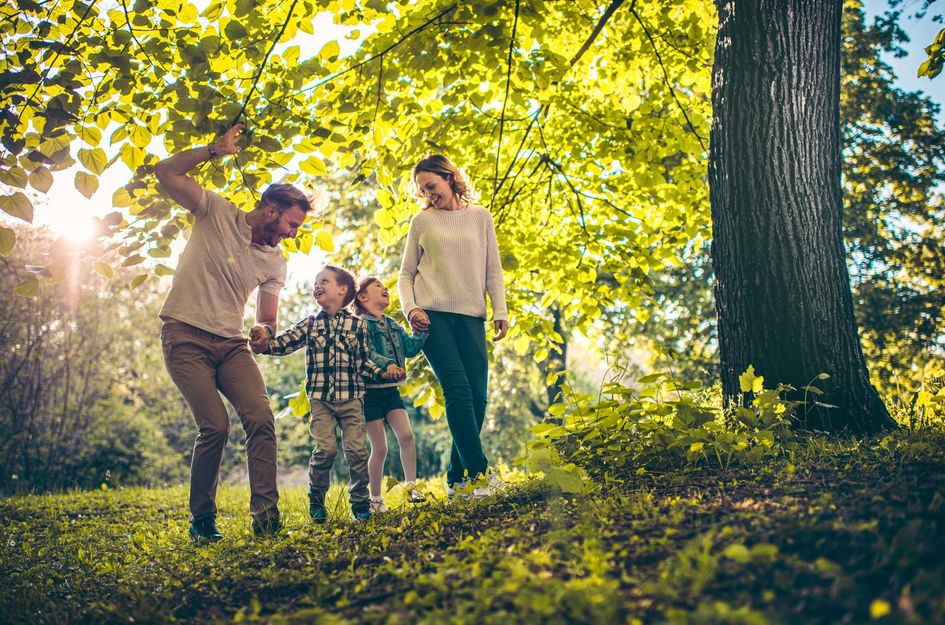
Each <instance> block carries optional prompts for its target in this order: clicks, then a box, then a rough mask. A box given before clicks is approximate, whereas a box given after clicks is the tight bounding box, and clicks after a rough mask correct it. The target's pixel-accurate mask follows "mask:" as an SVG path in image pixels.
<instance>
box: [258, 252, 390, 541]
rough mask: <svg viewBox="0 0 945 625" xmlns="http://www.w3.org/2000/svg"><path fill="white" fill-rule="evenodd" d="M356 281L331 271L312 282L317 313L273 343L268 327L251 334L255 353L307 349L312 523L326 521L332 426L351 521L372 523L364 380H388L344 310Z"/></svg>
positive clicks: (360, 324)
mask: <svg viewBox="0 0 945 625" xmlns="http://www.w3.org/2000/svg"><path fill="white" fill-rule="evenodd" d="M354 293H355V289H354V278H353V277H352V276H351V274H350V273H348V272H347V271H345V270H344V269H341V268H340V267H334V266H331V265H328V266H326V267H325V268H324V269H322V270H321V271H320V272H318V275H317V276H315V287H314V290H313V292H312V295H314V296H315V301H316V302H317V303H318V305H319V307H320V308H321V310H320V311H319V312H318V313H317V314H316V315H313V316H309V317H307V318H306V319H303V320H302V321H300V322H299V323H297V324H296V325H295V326H294V327H293V328H291V329H289V330H287V331H286V332H283V333H282V334H280V335H279V336H276V337H273V336H272V335H271V331H270V330H269V328H267V327H266V326H256V327H255V328H253V329H252V331H251V332H250V341H251V345H252V347H253V351H254V352H256V353H262V354H269V355H271V356H284V355H287V354H291V353H292V352H294V351H296V350H297V349H299V348H300V347H302V346H303V345H304V346H305V363H306V367H305V368H306V382H305V389H306V392H307V394H308V398H309V402H310V403H311V406H312V422H311V424H310V426H309V429H310V431H311V433H312V437H313V438H314V439H315V447H314V448H313V449H312V459H311V462H310V463H309V473H308V479H309V514H311V516H312V520H313V521H315V522H316V523H323V522H324V521H325V520H326V519H327V518H328V510H327V509H326V508H325V493H327V492H328V483H329V476H330V473H331V466H332V463H333V462H334V460H335V455H336V454H337V453H338V448H337V444H336V442H335V424H336V423H337V424H338V425H339V426H341V441H342V446H343V448H344V453H345V459H346V460H347V462H348V472H349V474H350V482H351V483H350V485H349V486H348V493H349V496H350V498H351V511H352V512H353V513H354V517H355V519H357V520H359V521H366V520H367V519H369V518H370V516H371V512H370V503H369V499H368V465H367V461H368V453H367V446H366V444H365V425H364V400H363V397H364V392H365V387H364V379H363V377H364V376H367V377H368V378H371V379H378V378H387V377H389V376H390V374H388V373H385V372H382V371H381V369H380V368H379V367H378V366H377V365H376V364H374V363H373V362H371V360H370V359H369V358H368V355H369V353H370V352H369V351H368V345H367V325H366V323H365V322H364V321H363V320H361V319H359V318H357V317H355V316H354V315H352V314H351V313H350V312H348V311H347V310H345V307H346V306H347V305H348V304H350V303H351V300H353V299H354Z"/></svg>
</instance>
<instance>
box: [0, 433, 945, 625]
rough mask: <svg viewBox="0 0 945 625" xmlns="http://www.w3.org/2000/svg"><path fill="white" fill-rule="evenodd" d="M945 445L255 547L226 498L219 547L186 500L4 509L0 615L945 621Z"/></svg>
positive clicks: (469, 511) (243, 502)
mask: <svg viewBox="0 0 945 625" xmlns="http://www.w3.org/2000/svg"><path fill="white" fill-rule="evenodd" d="M943 465H945V437H943V436H942V435H941V434H939V433H931V432H927V433H922V434H906V433H902V434H897V435H894V436H892V437H887V438H885V439H870V440H866V441H843V442H837V441H834V442H825V441H822V440H813V441H809V442H807V443H806V444H805V446H804V447H803V449H802V450H801V451H800V452H799V453H797V454H796V455H795V457H794V459H793V461H792V462H788V461H786V460H781V461H768V462H767V463H765V464H761V465H758V466H754V467H751V468H739V469H728V470H718V469H712V470H709V469H705V468H698V467H690V468H680V469H677V470H673V471H668V472H666V473H662V474H659V475H656V474H646V473H644V474H643V475H637V474H636V472H635V471H628V472H627V473H626V474H621V473H611V474H607V475H601V476H599V478H598V479H599V482H598V483H597V484H596V486H595V488H594V489H593V490H592V492H591V494H589V495H586V496H581V497H574V498H568V497H561V496H558V495H556V494H555V493H554V492H552V491H550V490H549V489H547V488H545V487H544V486H542V484H541V483H540V482H537V481H530V482H525V483H521V484H519V485H518V486H517V487H516V488H515V490H514V491H513V493H512V494H511V495H509V496H507V497H503V498H499V499H494V500H486V501H482V502H478V503H475V502H468V503H467V502H463V503H452V504H448V503H446V502H445V501H444V500H443V499H440V498H439V497H441V496H442V487H441V486H439V485H438V484H427V485H426V488H428V489H430V490H431V491H436V495H437V497H436V498H433V499H431V501H429V502H428V503H424V504H421V505H417V506H407V505H401V502H400V501H399V498H400V496H401V495H400V494H399V493H398V492H397V491H396V490H394V491H392V492H391V493H390V494H389V496H388V504H389V505H390V504H393V506H392V510H391V512H390V513H388V514H386V515H384V516H382V517H379V518H375V519H372V521H370V522H369V523H368V524H366V525H357V524H355V523H354V522H353V521H350V520H349V518H350V517H349V512H348V511H347V509H346V507H345V503H344V500H345V498H346V497H345V496H344V495H346V493H344V492H343V491H342V490H341V489H340V488H338V487H333V489H332V491H331V493H330V496H329V505H330V507H331V509H332V514H333V517H332V519H331V520H330V522H329V523H328V524H326V525H325V526H314V525H312V524H310V523H309V522H308V519H307V498H306V495H305V492H304V491H301V490H287V491H284V492H283V498H282V501H281V504H280V507H281V508H282V510H283V514H284V519H285V523H286V530H287V531H286V532H285V533H283V534H282V535H280V536H278V537H274V538H265V539H257V538H254V537H253V536H252V535H251V532H250V529H249V521H248V514H247V512H246V508H247V501H248V493H247V491H246V490H245V489H244V488H221V491H220V493H219V507H220V510H221V516H220V519H219V526H220V529H221V531H222V532H223V533H224V535H225V536H226V539H225V540H224V541H222V542H220V543H217V544H214V545H210V546H204V547H199V548H198V547H194V546H193V545H192V544H191V543H190V541H189V540H188V538H187V534H186V509H187V506H186V500H187V493H186V489H185V488H182V487H176V488H162V489H121V490H106V491H96V492H81V493H67V494H59V495H46V496H24V497H15V498H9V499H4V500H0V518H2V519H3V522H2V523H3V534H2V538H3V543H2V547H0V585H2V587H3V588H4V592H3V594H2V598H0V622H3V623H167V622H181V623H232V622H243V623H273V624H275V623H292V624H294V623H299V624H301V623H322V624H344V623H371V624H377V625H380V624H388V623H390V624H393V623H424V624H433V623H437V624H439V623H477V624H479V623H482V624H496V625H515V624H517V623H523V624H524V623H537V622H541V623H546V624H555V623H561V624H571V623H631V624H632V623H673V624H675V623H679V624H682V623H687V624H688V623H705V624H709V623H744V624H749V625H750V624H755V623H757V624H762V623H818V624H819V623H823V624H825V625H826V624H828V623H831V624H832V623H883V624H886V623H941V622H945V558H943V556H945V472H943V471H942V467H943Z"/></svg>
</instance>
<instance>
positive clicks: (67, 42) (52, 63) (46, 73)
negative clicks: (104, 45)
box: [13, 0, 95, 132]
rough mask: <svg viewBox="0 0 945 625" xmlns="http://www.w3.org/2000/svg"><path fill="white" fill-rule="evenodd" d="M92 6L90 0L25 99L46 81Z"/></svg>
mask: <svg viewBox="0 0 945 625" xmlns="http://www.w3.org/2000/svg"><path fill="white" fill-rule="evenodd" d="M94 6H95V2H94V0H93V2H90V3H89V5H88V6H87V7H85V12H84V13H83V14H82V16H81V17H79V21H78V22H76V25H75V28H73V29H72V32H71V33H69V36H68V37H66V41H65V43H63V44H62V47H60V48H58V49H57V50H56V54H55V55H54V56H53V58H52V61H50V63H49V65H48V66H47V67H46V71H44V72H43V75H42V77H40V79H39V80H38V81H37V83H36V86H35V87H34V88H33V93H31V94H30V96H29V97H28V98H27V101H29V100H32V99H33V98H34V97H36V93H37V92H38V91H39V88H40V87H42V86H43V83H44V82H46V77H47V76H49V72H50V71H51V70H52V68H53V66H55V64H56V61H58V60H59V55H60V54H62V51H63V50H64V49H65V48H68V47H69V44H70V43H72V38H73V37H75V34H76V33H77V32H79V28H80V27H81V26H82V22H84V21H85V18H86V17H87V16H88V14H89V13H91V12H92V8H93V7H94ZM24 109H25V107H21V108H20V112H19V113H18V114H17V116H16V122H14V124H13V132H16V131H17V129H19V127H20V121H21V120H22V119H23V111H24Z"/></svg>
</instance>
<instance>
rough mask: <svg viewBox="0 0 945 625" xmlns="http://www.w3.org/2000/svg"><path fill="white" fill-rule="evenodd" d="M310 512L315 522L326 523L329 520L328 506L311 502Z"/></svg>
mask: <svg viewBox="0 0 945 625" xmlns="http://www.w3.org/2000/svg"><path fill="white" fill-rule="evenodd" d="M308 514H309V516H310V517H312V521H314V522H315V523H324V522H325V521H327V520H328V508H326V507H325V506H320V505H318V504H317V503H312V504H309V506H308Z"/></svg>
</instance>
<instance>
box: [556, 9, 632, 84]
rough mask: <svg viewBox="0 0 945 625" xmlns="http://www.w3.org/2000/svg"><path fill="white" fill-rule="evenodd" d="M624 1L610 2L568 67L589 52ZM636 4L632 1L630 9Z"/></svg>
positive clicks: (572, 65)
mask: <svg viewBox="0 0 945 625" xmlns="http://www.w3.org/2000/svg"><path fill="white" fill-rule="evenodd" d="M623 3H624V0H613V2H611V3H610V6H609V7H607V10H606V11H604V14H603V15H601V16H600V19H599V20H598V21H597V26H595V27H594V30H592V31H591V36H590V37H588V38H587V41H585V42H584V45H582V46H581V49H580V50H578V51H577V53H576V54H575V55H574V56H573V57H571V62H570V63H569V64H568V69H570V68H572V67H574V66H575V65H576V64H577V62H578V61H579V60H580V58H581V57H582V56H584V53H585V52H587V50H588V48H590V47H591V45H593V43H594V40H595V39H597V35H599V34H600V31H602V30H604V26H605V25H606V24H607V21H608V20H610V18H611V16H612V15H613V14H614V13H615V12H616V11H617V9H619V8H620V5H621V4H623ZM634 4H636V0H633V2H631V3H630V10H631V11H632V10H633V5H634Z"/></svg>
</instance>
